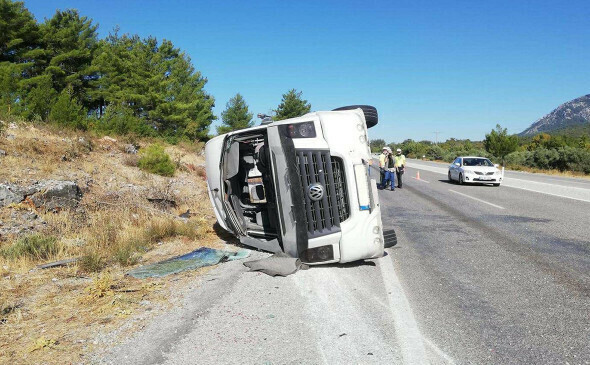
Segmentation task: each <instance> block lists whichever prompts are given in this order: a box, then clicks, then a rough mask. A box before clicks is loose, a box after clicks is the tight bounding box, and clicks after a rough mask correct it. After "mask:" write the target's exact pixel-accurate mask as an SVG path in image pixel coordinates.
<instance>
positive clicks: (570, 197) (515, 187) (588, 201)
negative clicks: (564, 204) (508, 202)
mask: <svg viewBox="0 0 590 365" xmlns="http://www.w3.org/2000/svg"><path fill="white" fill-rule="evenodd" d="M510 180H514V179H512V178H510ZM523 181H525V180H523ZM539 184H543V183H539ZM503 186H506V187H507V188H514V189H520V190H526V191H532V192H533V193H541V194H546V195H551V196H556V197H558V198H566V199H572V200H577V201H581V202H586V203H590V200H588V199H583V198H574V197H573V196H566V195H561V194H555V193H548V192H546V191H538V190H533V189H527V188H523V187H520V186H511V185H506V183H504V184H503ZM567 188H568V189H580V188H573V187H569V186H568V187H567ZM585 190H588V189H585Z"/></svg>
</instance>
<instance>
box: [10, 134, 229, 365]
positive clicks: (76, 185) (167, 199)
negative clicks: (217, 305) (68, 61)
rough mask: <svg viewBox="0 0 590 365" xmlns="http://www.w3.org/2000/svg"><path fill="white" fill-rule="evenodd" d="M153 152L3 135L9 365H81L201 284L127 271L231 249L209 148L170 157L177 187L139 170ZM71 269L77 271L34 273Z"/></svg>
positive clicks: (82, 139)
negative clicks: (210, 189) (208, 168)
mask: <svg viewBox="0 0 590 365" xmlns="http://www.w3.org/2000/svg"><path fill="white" fill-rule="evenodd" d="M151 142H153V141H148V140H139V141H132V140H117V139H113V138H109V137H102V138H99V137H94V136H91V135H87V134H80V133H75V132H64V131H56V130H51V129H50V128H45V127H35V126H33V125H27V124H18V125H16V124H11V125H8V124H6V128H5V130H4V132H3V133H2V135H0V363H12V364H16V363H60V364H62V363H72V362H84V356H85V354H87V353H89V352H90V351H95V350H97V349H100V348H101V346H111V345H112V344H113V343H114V342H117V341H118V340H119V339H121V338H124V337H125V336H126V335H128V334H129V333H131V332H133V330H134V329H137V328H139V327H141V326H142V324H143V323H144V321H145V320H147V319H148V318H150V316H152V315H154V314H155V313H158V312H159V311H162V310H165V309H166V308H167V307H168V306H170V305H174V303H175V298H177V295H179V294H177V293H179V288H181V287H182V286H183V284H185V283H186V282H187V281H189V280H191V279H192V278H194V276H195V275H198V274H199V271H196V272H195V271H193V272H189V273H185V274H179V275H175V276H174V277H172V278H170V277H169V278H166V279H147V280H137V279H132V278H129V277H127V276H125V275H124V274H125V272H127V271H128V270H129V269H131V268H133V267H136V266H138V265H143V264H146V263H150V262H155V261H159V260H163V259H166V258H168V257H172V256H175V255H178V254H181V253H187V252H190V251H192V250H194V249H195V248H197V247H200V246H209V247H214V248H216V247H217V248H220V247H223V246H224V242H223V241H221V240H220V239H219V237H218V236H217V234H215V232H214V231H213V229H212V227H213V223H214V222H215V218H214V216H213V214H212V211H211V209H210V205H209V199H208V196H207V193H206V183H205V175H204V168H203V164H204V158H203V157H202V155H201V153H202V144H184V145H177V146H171V145H167V146H165V150H166V152H167V153H168V154H169V155H170V157H171V159H172V161H173V162H174V164H175V167H176V172H175V174H174V176H173V177H170V178H169V177H162V176H158V175H154V174H150V173H147V172H144V171H142V170H140V169H139V168H138V167H137V163H138V155H137V153H136V152H137V151H136V150H137V149H139V151H141V150H142V149H143V148H144V147H146V146H147V145H149V144H151ZM66 259H75V260H76V261H75V262H73V263H70V264H69V265H65V266H58V267H55V268H51V269H39V268H37V265H39V264H43V263H48V262H54V261H57V260H66ZM205 270H206V269H202V270H200V272H202V271H205ZM115 329H117V332H116V333H118V334H119V337H117V336H113V335H112V333H113V331H114V330H115ZM106 334H109V335H106Z"/></svg>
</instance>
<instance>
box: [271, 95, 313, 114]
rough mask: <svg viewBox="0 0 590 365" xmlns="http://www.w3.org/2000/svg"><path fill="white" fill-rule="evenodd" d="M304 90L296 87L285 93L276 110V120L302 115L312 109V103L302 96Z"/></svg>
mask: <svg viewBox="0 0 590 365" xmlns="http://www.w3.org/2000/svg"><path fill="white" fill-rule="evenodd" d="M302 93H303V92H302V91H299V92H297V90H295V89H291V90H289V91H288V92H287V93H286V94H283V99H282V100H281V103H280V104H279V106H278V107H277V109H275V110H274V112H275V116H274V118H273V119H274V120H283V119H288V118H295V117H300V116H302V115H304V114H307V113H309V111H310V110H311V104H309V103H308V102H307V100H303V99H302V98H301V94H302Z"/></svg>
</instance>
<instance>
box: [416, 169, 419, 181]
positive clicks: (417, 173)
mask: <svg viewBox="0 0 590 365" xmlns="http://www.w3.org/2000/svg"><path fill="white" fill-rule="evenodd" d="M416 180H420V171H416Z"/></svg>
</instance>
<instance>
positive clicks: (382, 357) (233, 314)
mask: <svg viewBox="0 0 590 365" xmlns="http://www.w3.org/2000/svg"><path fill="white" fill-rule="evenodd" d="M437 169H442V170H437ZM418 171H419V172H420V178H421V180H417V179H416V178H415V177H416V173H417V172H418ZM506 178H507V180H506V184H505V186H501V187H499V188H496V187H491V186H459V185H455V184H451V183H449V182H448V181H447V180H446V170H445V166H444V165H438V164H431V163H422V162H418V161H411V162H410V163H409V167H408V168H407V173H406V174H405V175H404V186H403V189H397V190H396V191H395V192H390V191H380V192H379V194H380V200H381V206H382V213H383V223H384V226H385V227H388V228H394V229H395V230H396V232H397V234H398V244H397V245H396V246H395V247H393V248H390V249H387V250H386V252H387V253H388V255H387V256H385V257H383V258H381V259H378V260H372V261H366V262H360V263H355V264H349V265H332V266H318V267H313V268H311V269H310V270H307V271H300V272H298V273H296V274H295V275H291V276H289V277H287V278H271V277H269V276H266V275H264V274H259V273H251V272H247V269H246V268H245V267H244V266H243V265H242V264H241V262H229V263H225V264H222V265H220V266H219V267H217V268H216V269H215V270H213V271H211V272H210V273H209V274H207V275H206V276H204V277H199V278H196V279H195V285H194V289H192V290H190V291H188V292H187V296H186V300H185V302H184V305H183V306H178V307H176V308H174V309H173V310H172V311H170V312H169V313H166V314H165V315H163V316H161V317H159V318H157V319H156V320H155V321H154V322H153V323H152V324H150V325H149V326H147V327H146V328H145V329H144V330H143V331H141V332H140V333H138V334H137V335H136V337H134V338H132V339H130V340H128V341H127V342H125V343H123V344H121V345H120V346H118V347H115V348H112V349H110V351H108V352H106V353H102V354H97V355H96V356H95V357H94V361H95V362H97V363H113V364H125V363H128V364H142V363H143V364H160V363H162V364H189V363H193V364H218V363H224V364H324V363H325V364H343V363H376V364H385V363H387V364H391V363H400V364H402V363H405V364H420V363H431V364H482V363H486V364H531V363H543V364H547V363H569V364H587V363H590V242H589V238H588V237H589V234H590V229H589V228H588V225H589V223H590V201H585V196H586V195H585V194H587V193H589V192H590V183H588V181H586V180H582V179H567V178H555V177H551V176H538V175H530V174H516V175H514V176H513V175H512V173H507V174H506ZM511 179H512V180H513V181H510V180H511ZM517 180H524V182H523V181H517ZM511 184H514V185H515V186H514V187H511ZM516 185H518V186H516ZM548 189H549V190H548ZM532 190H535V191H532ZM546 190H548V191H546ZM558 190H559V194H556V193H555V191H558ZM586 190H588V191H586ZM264 255H265V254H263V253H255V254H254V255H253V257H254V258H256V257H262V256H264Z"/></svg>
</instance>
